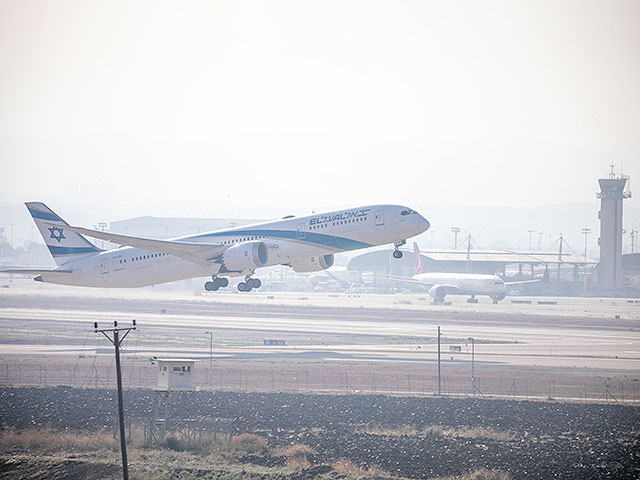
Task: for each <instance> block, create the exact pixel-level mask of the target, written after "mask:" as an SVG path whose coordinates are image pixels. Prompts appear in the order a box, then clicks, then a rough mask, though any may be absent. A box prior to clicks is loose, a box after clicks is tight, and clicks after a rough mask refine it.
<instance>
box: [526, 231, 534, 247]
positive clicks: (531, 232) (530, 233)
mask: <svg viewBox="0 0 640 480" xmlns="http://www.w3.org/2000/svg"><path fill="white" fill-rule="evenodd" d="M527 232H529V251H531V235H532V234H533V230H527Z"/></svg>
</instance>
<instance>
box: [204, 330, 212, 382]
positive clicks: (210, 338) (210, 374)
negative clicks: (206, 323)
mask: <svg viewBox="0 0 640 480" xmlns="http://www.w3.org/2000/svg"><path fill="white" fill-rule="evenodd" d="M204 333H205V334H209V385H213V332H204Z"/></svg>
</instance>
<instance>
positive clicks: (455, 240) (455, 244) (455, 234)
mask: <svg viewBox="0 0 640 480" xmlns="http://www.w3.org/2000/svg"><path fill="white" fill-rule="evenodd" d="M451 231H452V232H453V248H454V249H456V250H457V249H458V232H459V231H460V228H459V227H451Z"/></svg>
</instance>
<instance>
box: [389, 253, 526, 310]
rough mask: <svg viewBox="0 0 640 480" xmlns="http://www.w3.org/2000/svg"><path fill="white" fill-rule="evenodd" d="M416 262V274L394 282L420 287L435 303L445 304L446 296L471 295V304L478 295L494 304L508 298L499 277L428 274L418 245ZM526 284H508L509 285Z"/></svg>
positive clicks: (474, 274)
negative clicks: (489, 299)
mask: <svg viewBox="0 0 640 480" xmlns="http://www.w3.org/2000/svg"><path fill="white" fill-rule="evenodd" d="M413 254H414V258H415V261H416V274H415V275H414V276H413V277H411V278H410V279H409V278H403V277H391V278H392V279H393V280H397V281H401V282H409V283H415V284H417V285H420V286H421V287H423V288H424V289H425V290H427V291H428V292H429V295H431V296H432V297H433V300H434V301H435V302H444V297H445V296H446V295H469V296H470V298H469V299H468V300H467V301H468V302H469V303H476V302H477V301H478V300H476V295H488V296H490V297H491V298H492V299H493V303H494V304H495V303H498V302H499V301H500V300H503V299H504V298H505V296H506V293H505V282H504V281H503V280H502V279H501V278H500V277H498V276H497V275H484V274H478V273H436V272H427V269H426V268H425V266H424V263H423V262H422V257H421V256H420V249H419V248H418V244H417V243H415V242H414V244H413ZM515 283H524V282H508V283H507V285H512V284H515Z"/></svg>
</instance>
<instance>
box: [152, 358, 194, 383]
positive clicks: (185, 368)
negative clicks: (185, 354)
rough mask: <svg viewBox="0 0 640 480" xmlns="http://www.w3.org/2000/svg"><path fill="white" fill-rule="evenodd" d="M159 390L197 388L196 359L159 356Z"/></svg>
mask: <svg viewBox="0 0 640 480" xmlns="http://www.w3.org/2000/svg"><path fill="white" fill-rule="evenodd" d="M156 362H157V364H158V387H157V390H166V391H176V390H179V391H188V390H195V389H196V375H195V372H194V368H193V367H194V365H195V363H196V361H195V360H190V359H187V358H159V359H157V360H156Z"/></svg>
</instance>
